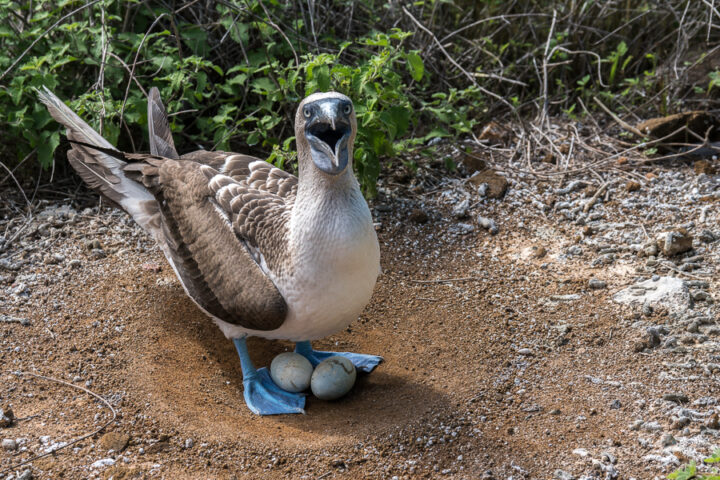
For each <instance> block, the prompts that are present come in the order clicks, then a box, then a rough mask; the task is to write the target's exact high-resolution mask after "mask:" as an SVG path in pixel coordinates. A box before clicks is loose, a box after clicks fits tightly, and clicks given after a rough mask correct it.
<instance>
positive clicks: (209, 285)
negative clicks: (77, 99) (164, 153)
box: [125, 157, 287, 330]
mask: <svg viewBox="0 0 720 480" xmlns="http://www.w3.org/2000/svg"><path fill="white" fill-rule="evenodd" d="M153 159H157V157H148V158H147V161H141V163H140V164H130V165H128V166H127V167H125V172H126V174H127V175H128V176H129V177H130V178H133V179H134V180H137V181H140V182H142V183H143V184H144V185H152V187H149V189H150V191H151V192H152V193H153V195H155V197H156V199H157V200H158V202H157V203H158V204H159V205H160V209H161V218H162V232H163V235H164V238H163V239H160V240H161V242H160V243H161V244H162V245H164V246H166V248H167V253H168V256H169V257H170V259H171V261H172V263H173V264H174V267H175V269H176V271H177V273H178V276H179V277H180V280H181V281H182V283H183V285H184V286H185V288H186V290H187V291H188V294H190V296H191V297H192V298H193V299H194V300H195V301H196V302H197V303H198V304H199V305H200V306H201V307H202V308H203V309H205V310H206V311H207V312H209V313H210V314H212V315H214V316H215V317H217V318H219V319H221V320H224V321H226V322H228V323H233V324H236V325H240V326H241V327H244V328H248V329H253V330H274V329H276V328H278V327H279V326H280V325H282V323H283V322H284V320H285V317H286V316H287V304H286V303H285V300H284V298H283V297H282V295H281V294H280V292H279V291H278V290H277V287H275V285H274V284H273V283H272V281H271V280H270V278H268V276H267V275H266V273H265V272H263V270H262V269H261V267H260V265H258V262H257V257H258V254H257V252H258V251H259V250H260V248H259V246H258V244H257V243H256V242H255V241H254V240H255V239H256V238H261V239H263V238H264V237H263V235H259V236H258V235H255V237H254V238H247V237H244V236H243V235H241V234H239V229H238V228H237V227H236V225H235V219H236V215H235V214H233V213H232V211H231V209H229V208H228V205H229V202H231V201H232V199H233V198H236V197H237V196H238V194H240V195H241V194H242V193H240V192H242V191H244V188H243V186H242V185H241V184H239V183H237V182H235V181H234V180H233V179H231V178H230V177H227V176H225V175H222V174H219V173H218V172H217V171H216V170H214V171H213V169H212V168H211V167H207V166H203V165H201V164H199V163H197V162H195V161H187V160H172V159H161V160H160V161H159V162H154V163H159V164H160V165H159V166H157V165H154V164H153V162H150V160H153ZM210 174H213V175H212V176H210ZM209 176H210V178H208V177H209ZM218 192H228V193H224V194H223V195H225V196H223V197H221V198H218V196H217V195H216V194H217V193H218ZM278 201H279V202H280V203H281V204H283V205H284V202H283V201H282V200H280V199H278ZM253 231H255V230H253ZM266 240H267V239H264V241H266Z"/></svg>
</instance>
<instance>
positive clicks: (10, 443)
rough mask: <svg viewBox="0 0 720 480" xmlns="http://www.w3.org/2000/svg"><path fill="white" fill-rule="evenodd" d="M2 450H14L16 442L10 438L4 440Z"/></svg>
mask: <svg viewBox="0 0 720 480" xmlns="http://www.w3.org/2000/svg"><path fill="white" fill-rule="evenodd" d="M2 448H3V450H16V449H17V442H16V441H15V440H13V439H12V438H4V439H3V441H2Z"/></svg>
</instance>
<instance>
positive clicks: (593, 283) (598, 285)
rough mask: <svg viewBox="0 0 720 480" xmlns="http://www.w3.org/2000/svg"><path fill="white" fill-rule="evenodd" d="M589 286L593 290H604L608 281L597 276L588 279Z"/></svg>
mask: <svg viewBox="0 0 720 480" xmlns="http://www.w3.org/2000/svg"><path fill="white" fill-rule="evenodd" d="M588 286H589V287H590V288H591V289H593V290H602V289H603V288H606V287H607V282H605V281H604V280H600V279H597V278H591V279H590V280H589V281H588Z"/></svg>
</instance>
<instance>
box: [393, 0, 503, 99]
mask: <svg viewBox="0 0 720 480" xmlns="http://www.w3.org/2000/svg"><path fill="white" fill-rule="evenodd" d="M402 11H403V12H404V13H405V15H407V16H408V17H410V20H412V21H413V23H414V24H415V25H417V26H418V28H419V29H420V30H422V31H423V32H425V33H427V34H428V35H430V38H432V39H433V41H434V42H435V44H436V45H437V46H438V48H439V49H440V51H441V52H442V53H443V55H445V57H446V58H447V59H448V60H449V61H450V63H452V64H453V66H454V67H455V68H457V69H458V70H460V71H461V72H462V73H463V75H465V76H466V77H467V78H468V80H470V82H471V83H472V84H473V85H475V87H476V88H477V89H478V90H480V91H481V92H483V93H484V94H485V95H488V96H490V97H492V98H494V99H496V100H498V101H500V102H501V103H503V104H504V105H506V106H507V107H508V108H510V110H511V111H512V112H515V108H513V106H512V105H510V103H509V102H508V101H507V100H505V99H504V98H503V97H501V96H500V95H498V94H497V93H494V92H491V91H490V90H488V89H486V88H484V87H482V86H480V84H478V83H477V81H476V80H475V77H474V76H473V75H472V74H470V72H468V71H467V70H465V69H464V68H463V67H461V66H460V64H458V63H457V62H456V61H455V59H454V58H453V57H452V56H451V55H450V54H449V53H448V51H447V50H445V47H443V45H442V43H440V41H439V40H438V39H437V37H436V36H435V34H434V33H432V32H431V31H430V30H428V29H427V28H426V27H425V25H423V24H422V23H420V22H419V21H418V20H417V19H416V18H415V17H413V15H412V13H410V12H409V11H408V9H407V8H405V7H402ZM516 113H517V112H516Z"/></svg>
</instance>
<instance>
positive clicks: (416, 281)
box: [410, 277, 482, 283]
mask: <svg viewBox="0 0 720 480" xmlns="http://www.w3.org/2000/svg"><path fill="white" fill-rule="evenodd" d="M471 280H477V281H479V280H482V279H481V278H478V277H462V278H445V279H441V280H412V279H411V280H410V281H411V282H413V283H446V282H467V281H471Z"/></svg>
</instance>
